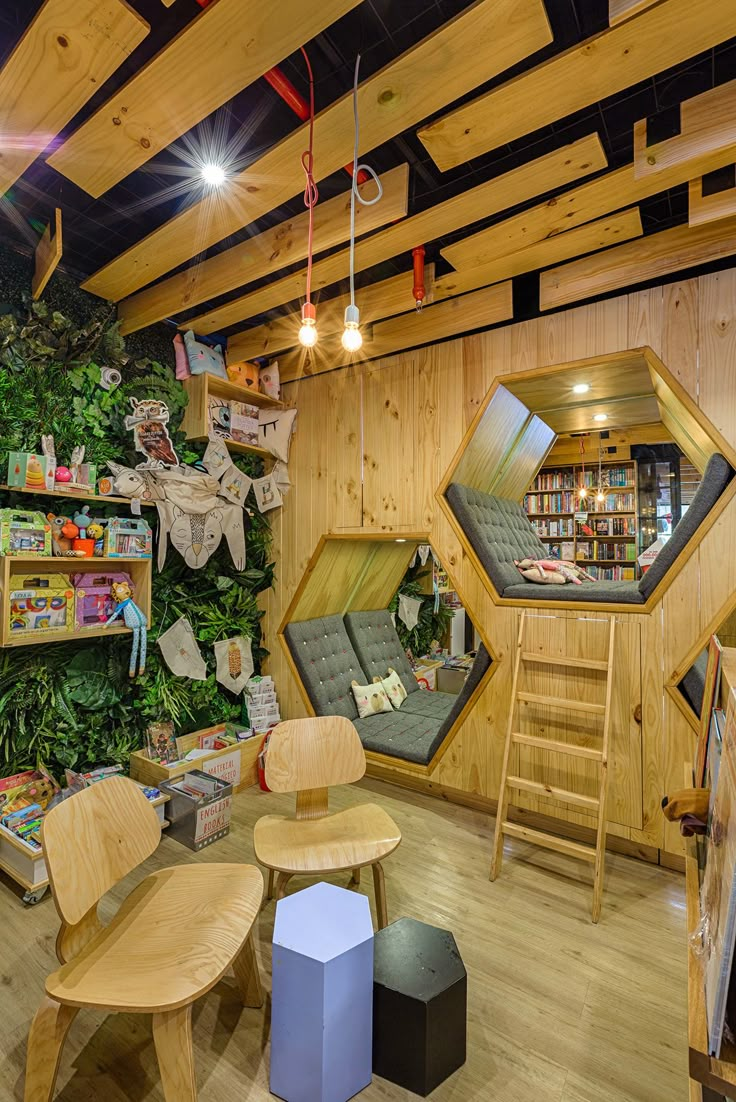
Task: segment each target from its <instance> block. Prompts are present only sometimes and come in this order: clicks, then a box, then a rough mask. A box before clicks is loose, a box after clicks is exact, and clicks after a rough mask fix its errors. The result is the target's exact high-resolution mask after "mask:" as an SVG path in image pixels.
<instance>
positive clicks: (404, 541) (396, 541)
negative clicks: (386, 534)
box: [394, 540, 406, 543]
mask: <svg viewBox="0 0 736 1102" xmlns="http://www.w3.org/2000/svg"><path fill="white" fill-rule="evenodd" d="M394 543H406V540H394Z"/></svg>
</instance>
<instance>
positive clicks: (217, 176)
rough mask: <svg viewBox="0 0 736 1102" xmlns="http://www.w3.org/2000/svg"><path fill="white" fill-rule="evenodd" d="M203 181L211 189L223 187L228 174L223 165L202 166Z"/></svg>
mask: <svg viewBox="0 0 736 1102" xmlns="http://www.w3.org/2000/svg"><path fill="white" fill-rule="evenodd" d="M202 179H203V180H204V182H205V183H206V184H209V186H210V187H222V185H223V184H224V183H225V180H226V179H227V173H226V172H225V169H224V168H223V167H222V165H215V164H206V165H203V166H202Z"/></svg>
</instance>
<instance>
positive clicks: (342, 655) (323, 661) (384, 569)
mask: <svg viewBox="0 0 736 1102" xmlns="http://www.w3.org/2000/svg"><path fill="white" fill-rule="evenodd" d="M428 543H429V537H428V536H427V535H424V534H419V535H417V534H415V533H411V534H407V535H403V534H402V535H400V536H396V535H394V534H384V533H371V534H360V535H325V536H323V537H322V538H321V540H320V541H319V544H318V545H317V548H316V550H315V552H314V554H313V555H312V558H311V559H310V562H309V565H308V566H307V569H306V572H305V574H304V577H303V578H302V581H301V583H300V585H299V586H298V588H297V591H296V593H295V595H294V598H293V600H292V602H291V604H290V606H289V608H288V609H287V612H286V615H285V617H284V619H283V621H282V623H281V626H280V628H279V639H280V641H281V645H282V646H283V648H284V651H285V653H286V656H287V659H288V661H289V664H290V666H291V669H292V672H293V674H294V677H295V678H296V681H297V684H298V686H299V691H300V692H301V695H302V698H303V700H304V703H305V705H306V707H307V710H308V712H309V713H310V714H311V715H344V716H347V718H348V719H350V720H352V722H353V723H354V724H355V726H356V728H357V730H358V734H359V735H360V738H361V741H362V742H363V745H364V747H365V750H366V756H367V758H368V763H369V765H370V763H371V762H374V763H376V764H384V765H385V764H390V765H393V766H399V767H400V768H402V769H405V770H409V771H411V772H418V773H422V774H428V773H429V772H430V771H431V769H432V768H434V767H435V766H436V764H437V763H438V761H439V760H440V758H441V757H442V756H443V754H444V753H445V751H446V750H447V748H448V746H449V745H450V743H451V742H452V739H453V738H454V736H455V734H456V733H457V732H458V730H459V729H460V726H461V725H462V723H463V720H464V719H465V717H466V716H467V715H468V714H469V712H470V710H471V708H472V707H473V706H474V704H475V702H476V700H477V699H478V697H479V696H480V694H481V693H482V692H483V689H484V688H485V685H486V684H487V682H488V679H489V678H490V677H491V675H492V674H493V673H494V671H495V666H494V664H493V659H492V651H491V649H490V647H489V644H488V641H487V640H486V639H485V638H484V637H483V634H482V629H481V639H482V642H481V644H480V646H479V647H478V650H477V654H476V658H475V661H474V664H473V667H472V669H471V670H470V673H469V675H468V677H467V679H466V681H465V684H464V686H463V688H462V689H461V691H460V693H459V694H458V695H457V696H455V695H454V694H452V693H445V692H432V693H428V692H422V691H421V690H420V688H419V685H418V683H417V679H416V677H415V675H414V672H413V671H412V668H411V665H410V664H409V661H408V659H407V656H406V653H405V651H404V648H403V646H402V645H401V642H400V640H399V637H398V634H397V632H396V628H395V626H394V623H393V619H392V615H391V613H390V612H389V611H388V606H389V603H390V602H391V600H392V598H393V597H394V595H395V594H396V592H397V590H398V588H399V585H400V583H401V580H402V578H403V577H404V574H405V572H406V570H407V567H408V566H409V564H410V563H411V561H412V559H413V558H414V555H415V553H416V551H417V549H418V548H419V547H420V546H421V545H423V544H428ZM389 669H391V670H395V671H396V673H397V674H398V677H399V679H400V682H401V688H399V693H400V695H401V696H404V699H403V700H400V703H399V705H398V707H396V706H394V708H392V709H391V711H390V712H381V713H377V714H368V715H366V716H363V717H362V718H361V717H360V716H359V714H358V709H357V707H356V703H355V700H354V698H353V692H352V683H353V682H358V683H359V684H360V685H368V684H369V683H371V682H373V680H374V679H375V678H386V677H387V675H388V672H389Z"/></svg>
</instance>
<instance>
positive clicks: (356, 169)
mask: <svg viewBox="0 0 736 1102" xmlns="http://www.w3.org/2000/svg"><path fill="white" fill-rule="evenodd" d="M359 73H360V54H358V56H357V57H356V59H355V74H354V77H353V119H354V121H355V148H354V152H353V185H352V187H351V189H350V305H351V306H355V203H356V200H357V201H358V202H359V203H361V204H362V205H363V206H364V207H372V206H374V204H375V203H377V202H378V200H379V199H380V198H381V197H382V196H383V185H382V184H381V181H380V180H379V178H378V174H377V173H376V172H374V171H373V169H372V168H371V166H370V165H361V164H358V146H359V143H360V120H359V118H358V76H359ZM361 172H365V173H367V175H368V176H371V177H373V179H374V180H375V181H376V187H377V188H378V195H376V197H375V198H374V199H364V198H363V196H362V195H361V194H360V191H359V190H358V177H359V176H360V173H361Z"/></svg>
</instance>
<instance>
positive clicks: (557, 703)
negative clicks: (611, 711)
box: [516, 693, 606, 716]
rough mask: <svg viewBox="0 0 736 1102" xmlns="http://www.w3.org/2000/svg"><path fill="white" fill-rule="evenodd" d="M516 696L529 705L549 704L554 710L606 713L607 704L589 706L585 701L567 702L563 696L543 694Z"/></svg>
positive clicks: (521, 694) (598, 714) (595, 713)
mask: <svg viewBox="0 0 736 1102" xmlns="http://www.w3.org/2000/svg"><path fill="white" fill-rule="evenodd" d="M516 696H517V699H518V700H525V701H526V702H527V703H528V704H548V705H549V706H550V707H552V708H569V709H570V711H571V712H592V713H593V714H594V715H597V716H602V715H604V713H605V711H606V706H605V704H587V703H585V701H583V700H565V699H564V697H561V696H543V695H542V694H541V693H517V694H516Z"/></svg>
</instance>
